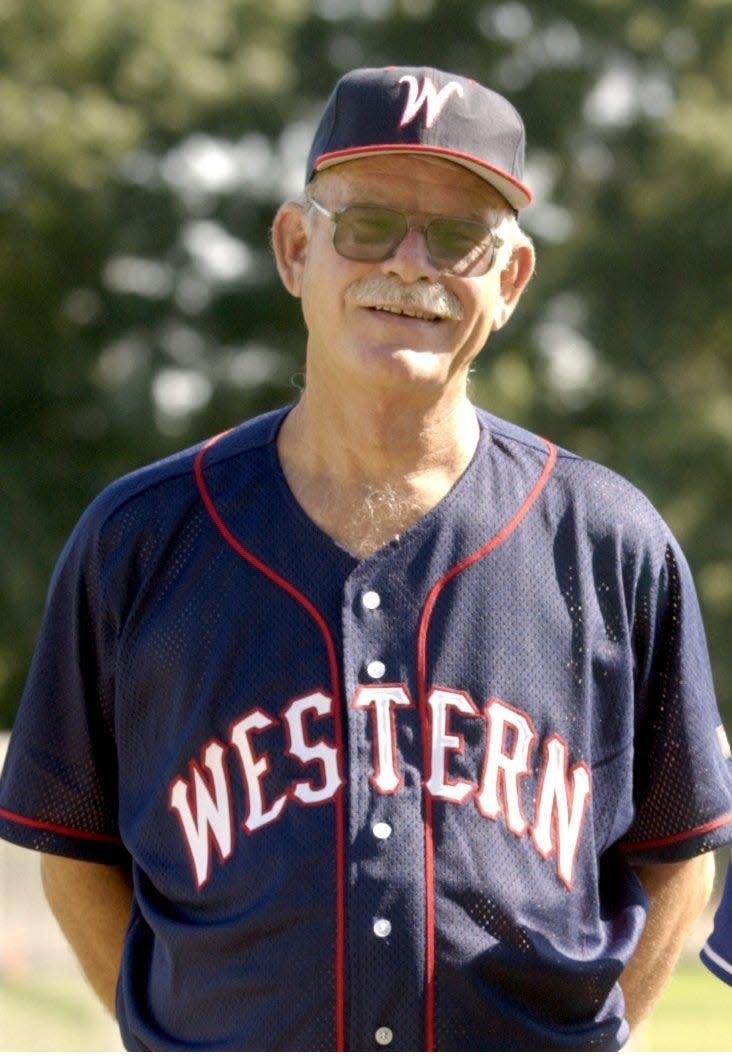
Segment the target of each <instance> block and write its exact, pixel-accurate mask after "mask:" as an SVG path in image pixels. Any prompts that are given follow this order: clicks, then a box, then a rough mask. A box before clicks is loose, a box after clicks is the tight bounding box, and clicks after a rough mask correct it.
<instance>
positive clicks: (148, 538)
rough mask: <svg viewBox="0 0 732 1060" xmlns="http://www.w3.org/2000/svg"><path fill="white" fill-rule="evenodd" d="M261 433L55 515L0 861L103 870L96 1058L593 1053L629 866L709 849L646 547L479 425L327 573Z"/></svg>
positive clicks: (668, 591)
mask: <svg viewBox="0 0 732 1060" xmlns="http://www.w3.org/2000/svg"><path fill="white" fill-rule="evenodd" d="M285 412H286V410H278V411H276V412H271V413H268V414H266V415H264V416H261V417H258V418H256V419H254V420H252V421H250V422H248V423H246V424H244V425H241V426H240V427H238V428H235V429H233V430H232V431H230V432H229V433H227V434H225V435H223V436H221V437H219V438H217V439H214V440H213V441H212V442H210V443H207V444H205V445H202V446H200V447H196V448H194V449H192V450H189V451H186V452H185V453H182V454H179V455H177V456H174V457H172V458H170V459H168V460H165V461H163V462H162V463H159V464H157V465H155V466H153V467H150V468H147V469H144V470H141V471H138V472H135V473H133V474H132V475H130V476H128V477H126V478H124V479H122V480H120V481H119V482H117V483H115V484H113V485H112V486H111V487H109V488H108V489H107V490H105V491H104V492H103V493H102V494H101V495H100V497H98V498H97V500H96V501H94V502H93V503H92V505H91V506H90V508H89V509H88V511H87V512H86V513H85V515H84V516H83V517H82V519H81V521H80V523H79V525H78V527H77V529H76V530H75V532H74V533H73V534H72V536H71V538H70V540H69V542H68V544H67V546H66V548H65V550H64V552H63V554H62V556H61V558H60V560H59V563H58V566H57V569H56V571H55V574H54V577H53V579H52V584H51V587H50V590H49V597H48V603H47V608H46V613H45V618H44V622H43V627H42V631H41V633H40V637H39V641H38V645H37V649H36V652H35V655H34V659H33V662H32V666H31V671H30V674H29V677H28V683H27V686H26V690H25V693H24V697H23V701H22V704H21V707H20V710H19V714H18V718H17V722H16V725H15V728H14V731H13V734H12V739H11V745H10V749H9V754H8V759H7V762H6V766H5V771H4V775H3V778H2V785H1V787H0V806H1V807H2V809H0V826H1V828H2V834H3V835H4V836H5V837H6V838H8V839H11V840H13V841H16V842H19V843H24V844H27V845H29V846H32V847H35V848H36V849H38V850H42V851H50V852H53V853H56V854H66V855H70V856H72V857H75V858H87V859H92V860H97V861H100V862H105V863H126V864H128V865H129V866H130V867H131V871H132V874H133V884H134V903H133V909H132V915H131V920H130V924H129V929H128V932H127V935H126V939H125V943H124V951H123V958H122V967H121V972H120V977H119V984H118V991H117V1014H118V1019H119V1024H120V1028H121V1034H122V1040H123V1042H124V1044H125V1046H126V1047H127V1048H128V1049H133V1050H134V1049H145V1050H148V1049H152V1050H169V1049H175V1050H178V1049H189V1048H190V1049H208V1050H217V1051H218V1050H255V1051H258V1050H267V1051H269V1050H285V1049H293V1050H308V1051H332V1050H343V1049H347V1050H359V1051H360V1050H379V1049H382V1050H385V1051H389V1050H398V1051H421V1050H432V1049H437V1050H468V1049H490V1050H530V1049H542V1050H570V1051H572V1050H580V1051H584V1050H593V1051H594V1050H600V1051H603V1050H605V1051H612V1050H616V1049H619V1048H620V1047H621V1046H622V1045H623V1043H624V1041H625V1040H626V1038H627V1035H628V1028H627V1024H626V1022H625V1020H624V1017H623V1011H624V1008H623V998H622V993H621V990H620V987H619V986H618V983H617V980H618V976H619V974H620V972H621V971H622V969H623V967H624V966H625V965H626V963H627V962H628V960H629V958H630V957H631V955H632V953H633V951H634V948H635V945H636V943H637V941H638V938H639V935H640V933H641V931H642V928H643V924H644V918H645V909H646V899H645V895H644V892H643V890H642V888H641V886H640V883H639V880H638V877H637V875H636V874H635V873H634V871H633V864H635V863H639V862H658V861H666V860H678V859H683V858H687V857H691V856H693V855H696V854H699V853H701V852H703V851H706V850H709V849H711V848H713V847H715V846H717V845H720V844H722V843H724V842H728V841H730V840H731V839H732V784H731V778H730V763H729V760H728V759H727V758H726V757H725V755H724V753H723V751H722V747H721V743H720V740H719V732H720V731H721V730H720V725H721V722H720V717H719V714H718V711H717V707H716V703H715V699H714V693H713V687H712V679H711V675H710V667H709V659H708V653H707V648H706V643H705V638H704V633H703V629H702V622H701V618H700V612H699V606H698V602H697V597H696V594H695V591H694V587H693V584H692V580H691V576H690V573H689V570H688V567H687V564H686V562H685V560H684V557H683V555H682V553H681V550H680V548H679V546H678V544H677V543H676V541H675V540H674V538H673V536H672V534H671V533H670V531H669V529H668V528H667V527H666V525H665V524H664V523H663V521H662V520H661V518H660V516H659V515H658V514H657V513H656V511H655V510H654V509H653V508H652V506H651V505H650V503H649V502H648V501H647V500H646V499H645V498H644V497H643V496H642V495H641V494H640V493H639V492H638V491H637V490H635V489H634V488H633V487H632V486H631V485H630V484H628V483H627V482H625V481H624V480H623V479H621V478H619V477H618V476H616V475H615V474H613V473H612V472H610V471H608V470H605V469H603V468H601V467H598V466H597V465H594V464H592V463H590V462H588V461H586V460H583V459H580V458H578V457H576V456H574V455H573V454H571V453H568V452H566V451H564V450H558V449H557V448H556V447H555V446H554V445H551V444H549V443H546V442H544V441H542V440H540V439H538V438H536V437H535V436H534V435H532V434H531V433H529V432H527V431H524V430H522V429H520V428H517V427H514V426H512V425H509V424H506V423H504V422H502V421H500V420H498V419H496V418H494V417H492V416H490V415H488V414H487V413H484V412H482V411H476V415H477V416H478V419H479V423H480V427H481V432H480V441H479V443H478V446H477V449H476V452H475V455H474V457H473V460H472V462H471V463H470V465H469V467H468V468H467V469H466V471H465V472H464V474H463V475H462V477H461V478H460V479H459V480H458V482H457V483H456V484H455V485H454V486H453V488H452V490H451V491H450V492H449V493H448V494H447V495H446V496H445V497H444V498H443V500H442V501H441V502H440V503H439V504H438V505H436V507H435V508H434V509H433V510H432V511H431V512H429V513H428V514H426V515H425V516H424V517H423V518H421V519H420V520H419V521H418V522H417V523H416V524H415V525H413V526H412V527H411V528H410V529H408V530H407V531H406V532H405V533H403V534H402V535H400V536H399V537H398V538H397V539H395V540H393V541H391V542H390V543H388V544H387V545H386V546H384V547H383V548H381V549H379V550H378V551H377V552H376V553H374V554H373V555H371V556H369V557H367V558H364V559H358V558H356V557H354V556H353V555H351V554H349V553H348V552H347V551H345V550H344V549H342V548H340V547H339V546H338V545H337V544H336V543H335V542H334V541H333V540H332V539H331V538H329V537H328V536H326V535H325V534H324V533H323V532H322V531H321V530H320V529H319V528H318V526H317V525H315V524H314V523H313V522H312V521H311V520H310V519H309V518H308V516H307V515H306V513H305V512H304V511H303V510H302V509H301V508H300V506H299V505H298V504H297V502H296V500H295V498H294V496H293V494H292V493H291V492H290V490H289V487H288V485H287V482H286V479H285V477H284V475H283V472H282V469H281V467H280V464H279V460H278V455H277V447H276V436H277V430H278V427H279V424H280V423H281V422H282V419H283V416H284V415H285Z"/></svg>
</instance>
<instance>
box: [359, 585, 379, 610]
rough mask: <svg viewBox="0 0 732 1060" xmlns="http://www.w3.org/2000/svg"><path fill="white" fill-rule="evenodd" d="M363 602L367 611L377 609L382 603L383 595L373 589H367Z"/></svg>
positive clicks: (362, 598)
mask: <svg viewBox="0 0 732 1060" xmlns="http://www.w3.org/2000/svg"><path fill="white" fill-rule="evenodd" d="M361 603H362V604H363V606H364V607H365V608H366V610H367V611H375V610H376V608H377V607H379V606H380V604H381V597H380V596H379V594H378V593H377V592H374V590H373V589H367V590H366V592H365V593H364V594H363V596H362V597H361Z"/></svg>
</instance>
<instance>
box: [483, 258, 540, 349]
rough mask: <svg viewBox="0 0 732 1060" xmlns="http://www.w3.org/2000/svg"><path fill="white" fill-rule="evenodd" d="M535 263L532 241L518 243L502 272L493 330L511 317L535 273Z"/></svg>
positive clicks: (496, 329)
mask: <svg viewBox="0 0 732 1060" xmlns="http://www.w3.org/2000/svg"><path fill="white" fill-rule="evenodd" d="M534 265H535V258H534V248H533V246H532V245H531V244H530V243H518V244H516V246H515V247H514V248H513V251H512V253H511V257H510V258H509V260H508V262H507V264H506V265H505V266H504V267H503V270H502V272H501V288H500V295H499V298H498V302H497V304H496V312H495V316H494V318H493V331H498V330H499V328H502V327H503V325H504V324H505V323H506V321H507V320H508V319H509V318H510V316H511V314H512V313H513V311H514V309H515V308H516V306H517V305H518V301H519V298H520V297H521V294H522V293H523V290H524V288H525V287H526V285H527V284H528V282H529V280H530V279H531V277H532V276H533V275H534Z"/></svg>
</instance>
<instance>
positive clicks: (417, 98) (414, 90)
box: [399, 74, 463, 129]
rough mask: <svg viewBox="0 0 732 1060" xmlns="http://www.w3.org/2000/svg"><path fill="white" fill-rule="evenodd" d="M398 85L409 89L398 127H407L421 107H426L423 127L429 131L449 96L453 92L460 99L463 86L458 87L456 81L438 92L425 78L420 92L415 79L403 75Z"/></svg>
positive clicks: (449, 82)
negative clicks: (404, 85) (425, 118)
mask: <svg viewBox="0 0 732 1060" xmlns="http://www.w3.org/2000/svg"><path fill="white" fill-rule="evenodd" d="M399 84H400V85H403V84H406V85H407V87H408V89H409V94H408V95H407V102H406V105H405V107H404V113H403V114H402V120H401V121H400V123H399V125H400V126H404V125H409V123H410V121H414V119H415V118H416V117H417V115H418V114H419V112H420V110H421V109H422V107H423V106H426V110H427V120H426V122H425V127H426V128H428V129H431V128H432V126H433V125H434V124H435V122H436V121H437V119H438V118H439V116H440V114H441V113H442V109H443V107H444V106H445V104H446V103H447V101H448V99H449V98H450V96H452V95H453V94H454V93H455V92H457V94H458V95H459V96H461V97H462V95H463V86H462V85H459V84H458V82H457V81H448V82H447V84H446V85H443V87H442V88H441V89H440V90H439V92H438V91H437V89H436V88H435V86H434V84H433V83H432V81H431V80H430V78H429V77H425V79H424V81H423V82H422V89H421V91H420V89H419V87H418V85H417V78H416V77H413V76H412V75H411V74H405V75H404V77H400V78H399Z"/></svg>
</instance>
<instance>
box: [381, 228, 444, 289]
mask: <svg viewBox="0 0 732 1060" xmlns="http://www.w3.org/2000/svg"><path fill="white" fill-rule="evenodd" d="M382 267H383V269H384V271H385V272H386V273H387V274H391V275H395V276H398V277H399V278H400V279H401V280H403V281H404V282H405V283H414V282H415V281H416V280H430V281H434V280H435V279H436V277H438V276H439V274H440V270H439V269H437V268H436V267H435V266H434V265H433V264H432V262H431V261H430V256H429V252H428V250H427V240H426V239H425V235H424V232H422V231H420V230H419V229H418V228H410V229H409V231H408V232H407V234H406V235H405V236H404V239H403V240H402V241H401V243H400V244H399V246H398V247H397V248H396V250H395V251H394V253H393V254H392V256H391V257H390V258H387V259H386V261H384V262H382Z"/></svg>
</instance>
